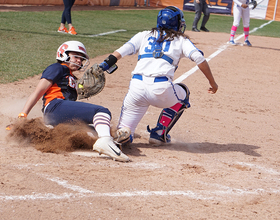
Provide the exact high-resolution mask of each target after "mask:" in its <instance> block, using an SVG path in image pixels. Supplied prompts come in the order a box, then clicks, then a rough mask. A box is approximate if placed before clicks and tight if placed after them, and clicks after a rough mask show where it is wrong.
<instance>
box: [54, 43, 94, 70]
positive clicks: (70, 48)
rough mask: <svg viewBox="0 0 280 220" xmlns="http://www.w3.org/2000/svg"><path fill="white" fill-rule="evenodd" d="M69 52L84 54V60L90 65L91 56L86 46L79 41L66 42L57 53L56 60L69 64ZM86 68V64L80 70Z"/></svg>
mask: <svg viewBox="0 0 280 220" xmlns="http://www.w3.org/2000/svg"><path fill="white" fill-rule="evenodd" d="M69 52H78V53H81V54H83V59H84V60H85V61H86V62H85V63H88V59H89V56H88V55H87V51H86V48H85V46H84V45H83V44H82V43H81V42H79V41H66V42H64V43H63V44H61V45H60V46H59V48H58V49H57V53H56V59H57V60H58V61H61V62H68V61H69V60H70V56H69ZM82 67H85V64H83V66H81V67H80V68H82Z"/></svg>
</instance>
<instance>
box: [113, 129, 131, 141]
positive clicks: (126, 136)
mask: <svg viewBox="0 0 280 220" xmlns="http://www.w3.org/2000/svg"><path fill="white" fill-rule="evenodd" d="M130 135H131V131H130V128H128V127H123V128H119V129H118V130H117V131H116V134H115V137H114V142H115V143H117V144H120V145H122V144H128V143H131V139H130Z"/></svg>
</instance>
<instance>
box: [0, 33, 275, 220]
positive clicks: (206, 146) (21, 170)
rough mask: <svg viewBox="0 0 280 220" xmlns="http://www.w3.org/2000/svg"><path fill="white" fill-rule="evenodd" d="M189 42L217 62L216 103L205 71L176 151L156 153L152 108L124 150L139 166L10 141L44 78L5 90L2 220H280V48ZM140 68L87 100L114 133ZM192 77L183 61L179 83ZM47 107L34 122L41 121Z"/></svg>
mask: <svg viewBox="0 0 280 220" xmlns="http://www.w3.org/2000/svg"><path fill="white" fill-rule="evenodd" d="M188 34H189V35H190V37H191V38H192V39H193V41H194V43H196V45H197V47H198V48H199V49H201V50H202V51H203V52H204V54H205V57H206V58H209V59H210V60H209V65H210V66H211V69H212V72H213V74H214V76H215V77H216V81H217V83H218V85H219V90H218V92H217V93H216V94H215V95H211V94H208V93H207V89H208V82H207V80H206V79H205V77H204V76H203V74H202V73H201V72H199V71H195V72H194V73H193V74H191V75H190V76H188V77H187V78H186V79H184V80H183V81H182V82H184V83H186V84H187V85H188V87H189V89H190V91H191V97H190V103H191V108H189V109H187V110H186V111H185V112H184V114H183V115H182V117H181V119H180V120H179V121H178V123H177V124H176V125H175V126H174V128H173V129H172V130H171V132H170V134H171V136H172V144H170V145H166V146H158V147H153V146H151V145H149V144H148V132H147V131H146V126H147V125H150V126H152V127H153V126H154V125H155V123H156V121H157V117H158V115H159V112H160V109H157V108H153V107H151V108H150V109H149V110H148V112H147V114H146V115H145V116H144V118H143V119H142V121H141V122H140V124H139V126H138V128H137V129H136V134H137V136H136V138H135V141H134V143H133V144H132V145H131V146H129V147H127V148H124V149H123V151H124V153H125V154H127V155H128V156H129V157H130V158H131V159H132V162H130V163H120V162H115V161H113V160H111V159H108V158H107V157H106V156H103V155H102V156H99V155H98V154H96V153H93V154H91V156H88V155H87V154H83V152H84V151H83V152H82V153H81V152H80V153H79V154H73V153H71V152H69V151H62V152H58V153H46V152H43V151H42V149H39V150H37V149H36V147H35V146H34V145H33V144H30V143H29V142H28V140H27V139H26V140H25V141H23V140H21V142H20V143H18V142H11V141H7V140H6V138H7V135H8V134H9V132H8V131H5V126H6V125H7V124H9V123H10V122H13V121H14V120H15V118H16V116H17V114H18V113H19V112H20V111H21V109H22V107H23V105H24V102H25V101H26V99H27V97H28V96H29V94H30V93H31V92H32V91H33V90H34V88H35V86H36V85H37V82H38V80H39V78H40V76H35V77H32V78H28V79H26V80H22V81H19V82H16V83H10V84H5V85H2V84H1V90H0V95H1V98H0V134H1V138H0V165H1V169H0V176H1V181H0V216H1V219H259V220H263V219H280V153H279V147H280V145H279V143H280V135H279V133H280V123H279V119H280V110H279V109H280V90H279V83H280V72H279V70H280V63H279V52H280V39H279V38H266V37H256V36H251V37H250V40H251V43H252V44H253V47H251V48H250V47H245V46H230V45H227V44H226V42H227V40H228V37H229V36H228V34H221V33H211V32H210V33H202V32H201V33H194V32H188ZM239 42H242V41H241V40H240V41H239ZM217 51H218V52H219V53H215V52H217ZM210 55H213V56H211V57H210ZM106 56H107V55H104V56H101V57H96V58H94V59H92V60H91V64H93V63H95V62H97V63H99V62H101V61H103V60H104V58H105V57H106ZM136 62H137V56H130V57H125V58H123V59H122V60H120V61H119V62H118V66H119V69H118V70H117V72H116V73H114V74H112V75H107V82H106V87H105V89H104V90H103V91H102V93H100V94H99V95H97V96H96V97H93V98H91V99H89V100H87V102H90V103H95V104H100V105H103V106H105V107H108V108H109V109H110V110H111V112H112V115H113V119H112V122H113V124H114V125H116V123H117V120H118V116H119V114H120V108H121V105H122V101H123V98H124V96H125V95H126V92H127V89H128V86H129V80H130V78H131V75H130V73H131V71H132V70H133V67H134V66H135V64H136ZM193 67H195V64H194V63H193V62H191V61H190V60H188V59H183V60H182V61H181V63H180V65H179V68H178V70H177V71H176V77H175V78H179V77H180V76H181V75H183V74H184V73H186V72H187V71H189V70H191V69H192V68H193ZM77 76H81V73H78V74H77ZM41 105H42V102H41V101H39V102H38V104H37V105H36V106H35V107H34V109H33V110H32V111H31V113H30V115H29V116H28V118H29V119H32V118H38V119H40V118H41V117H42V114H41ZM69 129H70V130H71V129H72V128H69ZM81 131H82V129H78V131H77V132H81ZM72 133H73V135H74V139H75V134H76V131H72ZM60 134H64V133H62V131H61V132H60ZM64 136H67V137H68V136H69V134H67V132H66V133H65V135H64ZM76 137H78V136H76ZM86 152H91V151H90V150H88V151H86Z"/></svg>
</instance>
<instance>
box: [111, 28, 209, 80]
mask: <svg viewBox="0 0 280 220" xmlns="http://www.w3.org/2000/svg"><path fill="white" fill-rule="evenodd" d="M157 38H158V32H157V31H156V32H155V33H151V31H143V32H139V33H138V34H136V35H134V36H133V37H132V38H131V39H130V40H129V41H128V42H127V43H126V44H124V45H123V46H122V47H120V48H119V49H118V50H117V52H119V53H120V54H121V55H122V57H124V56H126V55H132V54H136V53H138V55H140V56H143V57H144V56H146V57H144V58H141V59H140V60H139V61H138V62H137V65H136V67H135V69H134V70H133V72H132V75H133V74H140V75H143V76H147V77H158V76H167V77H168V78H170V79H171V80H173V77H174V72H175V70H176V67H177V66H178V63H179V61H180V59H181V58H182V57H188V58H189V59H191V60H192V61H195V62H196V63H197V64H200V63H202V62H203V61H204V60H205V58H204V57H203V55H202V52H200V51H199V50H198V49H197V48H196V47H195V46H194V45H193V43H192V42H191V41H190V40H189V39H186V38H184V37H183V36H180V37H178V38H175V39H174V40H172V41H164V42H163V43H162V44H158V43H157V42H156V40H157ZM156 45H160V49H161V51H162V52H163V54H164V56H165V57H166V58H167V59H168V60H169V62H168V61H167V60H166V59H164V58H154V57H153V55H152V54H153V52H155V49H156ZM138 57H139V56H138Z"/></svg>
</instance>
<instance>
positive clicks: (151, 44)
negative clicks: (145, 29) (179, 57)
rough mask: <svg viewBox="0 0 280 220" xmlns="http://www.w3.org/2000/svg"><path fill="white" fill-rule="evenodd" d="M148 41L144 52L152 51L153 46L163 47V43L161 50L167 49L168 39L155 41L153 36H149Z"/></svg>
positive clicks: (165, 50)
mask: <svg viewBox="0 0 280 220" xmlns="http://www.w3.org/2000/svg"><path fill="white" fill-rule="evenodd" d="M148 41H149V46H147V47H145V52H146V53H152V52H154V50H155V48H163V44H165V46H164V48H163V52H167V51H168V50H169V47H170V41H163V42H157V39H156V38H155V37H149V38H148Z"/></svg>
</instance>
